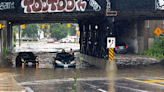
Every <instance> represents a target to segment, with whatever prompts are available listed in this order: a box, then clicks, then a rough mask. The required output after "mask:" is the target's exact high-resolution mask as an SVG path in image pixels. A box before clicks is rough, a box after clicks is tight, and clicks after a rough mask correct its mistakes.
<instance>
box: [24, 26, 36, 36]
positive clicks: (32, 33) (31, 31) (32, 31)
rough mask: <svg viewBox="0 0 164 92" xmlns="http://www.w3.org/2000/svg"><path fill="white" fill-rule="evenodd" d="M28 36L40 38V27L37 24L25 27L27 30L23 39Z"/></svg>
mask: <svg viewBox="0 0 164 92" xmlns="http://www.w3.org/2000/svg"><path fill="white" fill-rule="evenodd" d="M24 36H27V37H30V38H35V37H38V26H37V24H28V25H25V29H23V33H22V37H24Z"/></svg>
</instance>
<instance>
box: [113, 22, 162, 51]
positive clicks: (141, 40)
mask: <svg viewBox="0 0 164 92" xmlns="http://www.w3.org/2000/svg"><path fill="white" fill-rule="evenodd" d="M157 27H159V28H160V29H161V30H163V20H130V21H129V20H128V21H122V22H120V23H118V24H117V25H115V28H116V29H115V30H116V38H117V41H121V42H125V43H126V45H128V46H129V52H130V53H135V54H141V53H143V52H144V51H146V50H148V49H149V48H150V47H151V45H152V44H153V42H154V40H155V38H156V37H157V35H156V34H155V33H154V31H155V29H156V28H157Z"/></svg>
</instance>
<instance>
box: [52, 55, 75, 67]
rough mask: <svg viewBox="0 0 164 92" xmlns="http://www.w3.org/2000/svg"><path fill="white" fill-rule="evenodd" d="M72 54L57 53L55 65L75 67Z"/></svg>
mask: <svg viewBox="0 0 164 92" xmlns="http://www.w3.org/2000/svg"><path fill="white" fill-rule="evenodd" d="M74 59H75V58H74V55H70V54H69V53H58V54H57V55H56V57H55V60H54V66H55V67H74V68H75V67H76V62H75V60H74Z"/></svg>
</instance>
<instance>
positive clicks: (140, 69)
mask: <svg viewBox="0 0 164 92" xmlns="http://www.w3.org/2000/svg"><path fill="white" fill-rule="evenodd" d="M27 44H28V46H27ZM29 44H32V43H24V44H23V43H22V45H21V46H22V47H19V49H16V48H18V47H16V48H15V52H18V51H23V50H24V49H26V50H24V51H30V50H31V48H32V46H31V45H30V46H29ZM35 44H40V45H38V47H36V48H38V49H36V48H35V49H36V50H34V51H33V52H35V51H36V52H35V53H37V54H38V57H40V60H43V61H42V62H41V63H40V64H39V68H36V67H32V66H30V65H29V66H25V67H23V68H22V67H1V68H0V74H6V73H7V75H6V76H13V77H14V79H15V80H16V81H17V83H18V84H19V85H21V86H22V87H23V88H24V89H25V90H26V91H27V92H72V91H71V90H74V92H164V72H163V70H164V66H162V65H160V64H154V65H145V66H128V67H118V70H117V71H109V72H106V71H104V70H102V69H100V68H97V67H95V66H91V65H89V64H87V63H85V62H81V61H78V63H77V64H78V65H79V66H78V67H76V68H55V67H53V66H52V60H50V59H53V58H52V57H53V56H54V55H55V53H46V54H45V53H41V51H39V50H42V51H44V50H46V51H48V52H49V51H57V49H58V48H59V47H60V49H58V50H59V51H60V50H61V49H63V48H64V49H68V50H69V49H70V47H71V48H72V49H74V50H78V48H79V47H78V46H77V45H76V44H72V43H68V44H63V43H62V44H60V43H54V44H47V43H35ZM41 44H42V45H41ZM56 45H58V46H56ZM26 46H27V47H26ZM39 46H41V47H42V46H45V47H46V48H47V49H49V47H50V49H53V50H47V49H45V48H41V49H39V48H40V47H39ZM48 46H49V47H48ZM55 46H56V47H57V49H56V48H54V47H55ZM62 46H63V47H62ZM73 46H74V47H75V48H74V47H73ZM27 49H29V50H27ZM76 54H78V52H77V53H76ZM45 58H46V59H45ZM47 62H48V63H47ZM80 66H81V67H80ZM76 75H77V76H76ZM76 85H77V86H76ZM75 87H76V88H75ZM74 88H75V89H74Z"/></svg>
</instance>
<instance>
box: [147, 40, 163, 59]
mask: <svg viewBox="0 0 164 92" xmlns="http://www.w3.org/2000/svg"><path fill="white" fill-rule="evenodd" d="M163 54H164V37H158V38H157V39H156V40H155V41H154V43H153V45H152V46H151V47H150V48H149V49H148V50H147V51H145V52H144V55H147V56H151V57H155V58H157V59H162V58H163Z"/></svg>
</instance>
